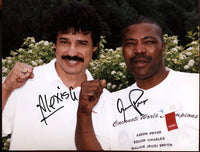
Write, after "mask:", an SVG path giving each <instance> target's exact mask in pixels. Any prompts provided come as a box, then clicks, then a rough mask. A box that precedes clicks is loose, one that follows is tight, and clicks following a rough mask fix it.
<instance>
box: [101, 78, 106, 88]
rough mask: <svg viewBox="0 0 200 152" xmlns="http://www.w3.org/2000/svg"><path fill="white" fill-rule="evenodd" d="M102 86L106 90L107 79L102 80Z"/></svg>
mask: <svg viewBox="0 0 200 152" xmlns="http://www.w3.org/2000/svg"><path fill="white" fill-rule="evenodd" d="M101 86H102V88H104V87H105V86H106V80H105V79H103V80H101Z"/></svg>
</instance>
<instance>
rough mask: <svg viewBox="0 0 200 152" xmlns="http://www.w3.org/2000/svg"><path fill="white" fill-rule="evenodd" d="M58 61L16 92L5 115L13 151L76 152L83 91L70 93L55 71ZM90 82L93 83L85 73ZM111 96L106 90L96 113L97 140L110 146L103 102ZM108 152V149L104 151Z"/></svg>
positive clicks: (39, 69) (39, 70)
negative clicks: (76, 136) (76, 131)
mask: <svg viewBox="0 0 200 152" xmlns="http://www.w3.org/2000/svg"><path fill="white" fill-rule="evenodd" d="M55 62H56V59H54V60H52V61H51V62H50V63H48V64H46V65H43V66H39V67H36V68H34V79H30V80H28V81H27V82H26V84H25V85H24V86H22V87H21V88H19V89H15V90H14V91H13V93H12V94H11V96H10V97H9V99H8V101H7V103H6V106H5V108H4V110H3V114H2V133H3V136H5V135H8V134H12V136H11V143H10V150H76V146H75V128H76V121H77V120H76V119H77V108H78V102H79V101H78V99H79V93H80V87H77V88H75V89H68V88H67V87H66V86H65V85H64V84H63V82H62V81H61V79H60V78H59V76H58V75H57V72H56V69H55ZM86 75H87V80H92V79H93V78H92V76H91V74H90V73H89V71H87V70H86ZM108 94H110V92H109V91H108V90H106V89H104V90H103V93H102V95H101V98H100V100H99V102H98V103H97V105H96V106H95V107H94V109H93V113H92V118H93V125H94V130H95V133H96V136H97V138H98V140H99V141H100V143H101V144H102V146H103V147H104V145H107V143H106V142H107V141H106V137H104V135H105V134H106V129H107V128H105V127H104V124H103V123H102V121H103V122H105V121H106V118H103V117H102V115H100V113H105V112H104V108H103V107H104V102H106V99H107V98H106V97H107V95H108ZM104 148H105V149H107V148H106V147H104Z"/></svg>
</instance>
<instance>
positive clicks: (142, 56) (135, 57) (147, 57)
mask: <svg viewBox="0 0 200 152" xmlns="http://www.w3.org/2000/svg"><path fill="white" fill-rule="evenodd" d="M137 59H145V61H147V62H151V61H152V58H151V57H150V56H145V55H137V56H134V57H131V58H130V62H132V63H134V62H135V60H137Z"/></svg>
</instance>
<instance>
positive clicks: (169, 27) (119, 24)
mask: <svg viewBox="0 0 200 152" xmlns="http://www.w3.org/2000/svg"><path fill="white" fill-rule="evenodd" d="M67 1H68V0H16V1H15V0H14V1H13V0H5V1H4V2H3V9H2V15H3V22H2V26H3V37H2V39H3V44H4V45H3V46H2V47H3V49H2V50H3V53H2V55H3V56H4V57H6V56H8V55H9V54H10V52H9V51H10V50H15V49H17V48H19V47H20V45H21V43H23V39H24V38H26V37H28V36H30V35H31V36H34V38H35V39H36V40H46V39H47V36H46V33H47V32H49V31H45V30H46V29H47V28H46V26H47V25H48V23H49V22H48V21H49V19H48V18H49V17H50V16H51V14H52V12H53V11H54V10H55V9H56V8H57V7H58V6H60V5H62V4H63V3H65V2H67ZM80 1H83V2H85V3H87V4H89V5H91V6H93V7H94V8H95V9H96V10H97V12H98V14H99V15H100V17H101V19H102V26H103V35H105V36H106V40H107V42H108V43H107V44H106V48H113V49H114V48H115V47H118V46H121V36H120V31H121V29H122V28H123V26H124V25H125V24H126V23H127V22H129V21H130V20H131V19H132V18H134V17H135V16H137V15H138V14H140V15H145V16H149V17H152V18H155V19H156V20H157V21H158V22H159V23H160V24H161V26H162V27H163V30H164V33H168V34H170V35H178V36H179V39H180V40H181V43H182V44H183V45H185V44H186V43H188V41H187V39H185V34H186V31H188V30H194V29H196V26H198V24H199V15H198V13H199V8H198V0H184V1H181V0H80ZM13 16H14V17H13ZM13 25H14V26H13Z"/></svg>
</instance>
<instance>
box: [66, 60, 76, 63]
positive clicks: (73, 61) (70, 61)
mask: <svg viewBox="0 0 200 152" xmlns="http://www.w3.org/2000/svg"><path fill="white" fill-rule="evenodd" d="M68 62H69V63H77V61H75V60H68Z"/></svg>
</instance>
